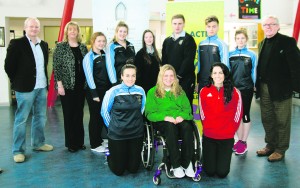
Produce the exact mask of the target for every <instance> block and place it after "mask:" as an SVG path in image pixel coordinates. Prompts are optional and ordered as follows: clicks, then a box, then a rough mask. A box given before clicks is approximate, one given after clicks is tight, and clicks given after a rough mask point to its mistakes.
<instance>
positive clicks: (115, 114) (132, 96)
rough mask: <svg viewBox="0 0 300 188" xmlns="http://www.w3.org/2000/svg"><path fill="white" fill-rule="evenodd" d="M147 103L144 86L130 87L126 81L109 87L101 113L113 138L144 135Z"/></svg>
mask: <svg viewBox="0 0 300 188" xmlns="http://www.w3.org/2000/svg"><path fill="white" fill-rule="evenodd" d="M145 103H146V95H145V91H144V89H143V88H142V87H140V86H137V85H133V86H131V87H128V86H127V85H125V84H124V83H121V84H119V85H116V86H114V87H112V88H111V89H109V90H108V91H107V92H106V94H105V96H104V99H103V102H102V108H101V115H102V117H103V120H104V123H105V125H106V126H107V127H108V134H107V136H108V137H109V138H110V139H112V140H125V139H132V138H138V137H141V136H143V133H144V123H143V115H142V114H143V112H144V108H145Z"/></svg>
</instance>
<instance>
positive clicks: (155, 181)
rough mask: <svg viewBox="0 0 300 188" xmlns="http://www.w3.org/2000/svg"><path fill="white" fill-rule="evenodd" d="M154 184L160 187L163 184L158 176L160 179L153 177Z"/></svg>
mask: <svg viewBox="0 0 300 188" xmlns="http://www.w3.org/2000/svg"><path fill="white" fill-rule="evenodd" d="M153 183H154V184H155V185H159V184H160V183H161V178H160V177H159V176H158V177H155V176H154V177H153Z"/></svg>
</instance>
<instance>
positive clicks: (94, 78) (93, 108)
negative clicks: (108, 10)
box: [83, 32, 112, 152]
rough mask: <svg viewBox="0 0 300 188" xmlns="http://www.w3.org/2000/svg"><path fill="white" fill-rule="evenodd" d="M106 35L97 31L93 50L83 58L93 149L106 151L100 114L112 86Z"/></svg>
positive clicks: (94, 35)
mask: <svg viewBox="0 0 300 188" xmlns="http://www.w3.org/2000/svg"><path fill="white" fill-rule="evenodd" d="M105 45H106V37H105V35H104V34H103V33H101V32H95V33H94V34H93V35H92V37H91V46H92V48H91V50H90V51H89V53H87V54H86V55H85V57H84V59H83V70H84V74H85V77H86V82H87V88H86V100H87V102H88V105H89V111H90V121H89V137H90V144H91V150H92V151H95V152H104V151H105V147H106V146H107V142H103V139H102V136H101V133H102V128H103V127H104V128H106V126H105V125H104V122H103V119H102V117H101V115H100V113H99V112H100V111H101V105H102V101H103V97H104V95H105V92H106V91H107V90H108V89H109V88H110V87H111V79H112V78H110V77H109V76H108V74H107V72H108V71H107V61H106V56H105V52H104V48H105Z"/></svg>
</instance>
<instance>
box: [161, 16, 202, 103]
mask: <svg viewBox="0 0 300 188" xmlns="http://www.w3.org/2000/svg"><path fill="white" fill-rule="evenodd" d="M184 24H185V19H184V16H183V15H182V14H177V15H174V16H173V17H172V28H173V33H172V35H171V36H170V37H168V38H166V39H165V40H164V42H163V48H162V65H165V64H170V65H172V66H173V67H174V68H175V71H176V74H177V77H178V79H179V84H180V85H181V87H182V89H183V90H184V92H185V93H186V95H187V97H188V99H189V101H190V104H191V107H192V105H193V97H194V89H195V77H196V76H195V66H194V60H195V55H196V48H197V46H196V42H195V40H194V38H193V37H192V36H191V35H190V34H188V33H186V32H185V31H184V30H183V28H184Z"/></svg>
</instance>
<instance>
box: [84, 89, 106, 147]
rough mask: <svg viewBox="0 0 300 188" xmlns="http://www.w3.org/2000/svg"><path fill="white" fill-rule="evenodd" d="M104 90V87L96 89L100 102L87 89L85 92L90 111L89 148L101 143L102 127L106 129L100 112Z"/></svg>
mask: <svg viewBox="0 0 300 188" xmlns="http://www.w3.org/2000/svg"><path fill="white" fill-rule="evenodd" d="M106 91H107V90H106V89H97V93H98V96H99V99H100V102H97V101H94V100H93V97H92V95H91V92H90V91H89V90H87V92H86V100H87V103H88V105H89V111H90V121H89V137H90V144H91V148H97V147H98V146H100V145H101V144H102V142H103V139H102V136H101V133H102V129H103V127H104V128H105V129H106V131H107V127H106V126H105V124H104V121H103V118H102V116H101V114H100V112H101V106H102V100H103V97H104V95H105V92H106Z"/></svg>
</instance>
